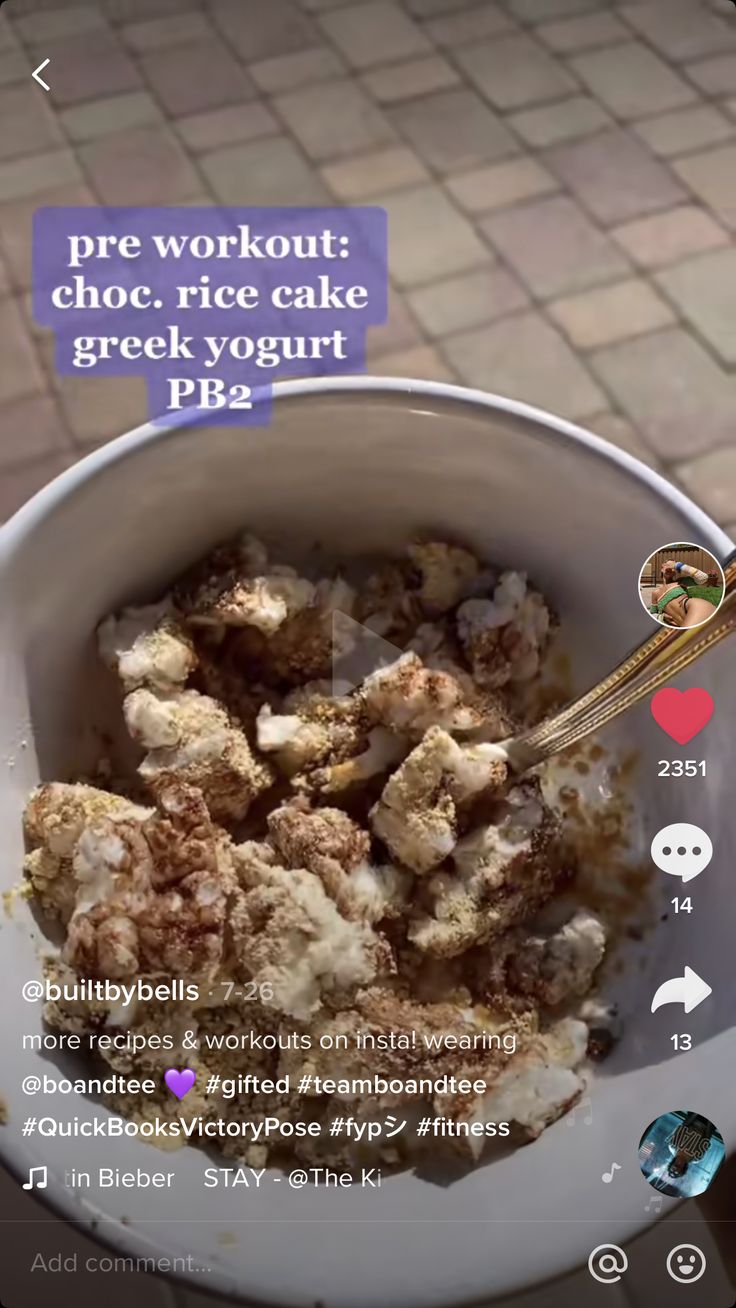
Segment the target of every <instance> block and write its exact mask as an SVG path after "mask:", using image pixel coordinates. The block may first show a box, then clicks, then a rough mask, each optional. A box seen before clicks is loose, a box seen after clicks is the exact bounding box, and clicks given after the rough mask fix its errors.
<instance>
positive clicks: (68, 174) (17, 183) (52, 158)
mask: <svg viewBox="0 0 736 1308" xmlns="http://www.w3.org/2000/svg"><path fill="white" fill-rule="evenodd" d="M78 181H81V172H80V169H79V164H78V163H77V160H76V157H75V155H74V154H72V151H71V150H52V151H50V152H47V153H45V154H34V155H31V156H30V157H29V158H27V159H11V160H9V161H8V162H7V163H0V204H3V203H4V202H5V201H7V200H22V199H23V198H24V197H25V196H27V195H38V194H39V192H40V191H48V190H50V189H51V188H53V187H56V186H65V185H66V184H67V183H68V182H78Z"/></svg>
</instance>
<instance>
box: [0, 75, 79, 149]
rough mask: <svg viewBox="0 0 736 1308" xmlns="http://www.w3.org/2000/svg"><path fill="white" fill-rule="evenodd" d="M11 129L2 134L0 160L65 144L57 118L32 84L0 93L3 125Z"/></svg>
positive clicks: (0, 136)
mask: <svg viewBox="0 0 736 1308" xmlns="http://www.w3.org/2000/svg"><path fill="white" fill-rule="evenodd" d="M2 123H5V124H6V125H7V126H9V128H10V130H5V131H2V132H0V160H3V159H14V158H17V157H18V156H19V155H29V154H36V153H37V152H38V151H40V150H51V149H52V148H53V147H55V146H57V145H63V144H64V136H63V133H62V132H61V130H60V128H59V123H58V119H57V118H56V116H55V114H54V113H52V111H51V109H50V108H49V106H48V105H47V103H46V101H45V100H44V99H43V98H42V97H41V96H39V94H38V90H37V88H36V86H35V84H34V83H33V82H32V81H29V82H28V84H26V85H22V86H8V87H4V88H3V89H1V90H0V124H2Z"/></svg>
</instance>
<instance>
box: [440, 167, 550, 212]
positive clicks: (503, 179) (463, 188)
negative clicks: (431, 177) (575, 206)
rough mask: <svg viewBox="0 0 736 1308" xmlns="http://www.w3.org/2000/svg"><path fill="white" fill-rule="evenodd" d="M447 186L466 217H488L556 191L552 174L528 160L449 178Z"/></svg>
mask: <svg viewBox="0 0 736 1308" xmlns="http://www.w3.org/2000/svg"><path fill="white" fill-rule="evenodd" d="M446 186H447V189H448V191H449V192H450V194H451V196H452V197H453V199H454V200H456V201H457V203H458V204H459V205H460V207H461V209H465V210H466V212H467V213H488V212H489V210H491V209H501V208H503V206H504V205H508V204H516V203H518V202H519V201H520V200H529V199H531V198H532V196H535V195H547V194H549V192H550V191H556V190H558V189H559V186H558V183H557V181H556V179H555V178H554V177H553V176H552V174H551V173H549V172H547V169H546V168H543V167H542V165H541V164H539V163H537V161H536V160H535V159H532V158H530V157H528V156H527V157H524V158H521V159H511V160H510V161H509V162H508V163H500V164H492V165H491V166H490V167H487V168H474V169H473V170H472V171H471V172H467V173H460V174H458V175H457V176H455V177H449V178H448V179H447V182H446Z"/></svg>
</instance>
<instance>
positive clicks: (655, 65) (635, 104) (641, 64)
mask: <svg viewBox="0 0 736 1308" xmlns="http://www.w3.org/2000/svg"><path fill="white" fill-rule="evenodd" d="M571 65H572V67H573V69H574V70H575V72H576V73H577V74H578V76H579V77H580V78H581V79H582V81H583V82H584V83H585V85H586V87H587V88H588V90H589V91H590V93H591V95H594V96H596V97H597V99H599V100H602V101H603V103H604V105H605V106H606V108H608V109H610V110H611V112H612V113H614V114H616V115H617V116H618V117H619V118H642V117H643V116H644V115H645V114H656V113H664V111H665V110H666V109H677V108H678V107H679V106H680V105H684V104H690V103H691V102H692V101H693V100H694V99H695V98H696V96H695V91H694V90H693V88H692V87H691V86H688V85H687V83H686V82H684V81H683V80H682V78H681V77H678V75H677V73H675V72H674V71H673V69H671V68H670V67H669V66H668V65H667V64H666V63H664V62H663V60H661V59H660V58H659V57H658V56H657V55H655V54H654V53H653V52H652V51H651V50H648V49H647V47H646V46H645V45H642V44H641V42H639V41H631V42H629V43H628V44H627V45H614V46H611V47H610V49H608V50H593V51H591V52H590V53H589V54H582V55H575V56H574V57H573V59H572V60H571Z"/></svg>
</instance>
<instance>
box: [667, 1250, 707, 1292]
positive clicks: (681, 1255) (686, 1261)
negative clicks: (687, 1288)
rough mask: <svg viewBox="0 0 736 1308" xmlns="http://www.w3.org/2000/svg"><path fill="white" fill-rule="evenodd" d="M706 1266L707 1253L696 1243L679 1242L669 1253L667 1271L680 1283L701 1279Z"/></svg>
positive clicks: (684, 1283)
mask: <svg viewBox="0 0 736 1308" xmlns="http://www.w3.org/2000/svg"><path fill="white" fill-rule="evenodd" d="M705 1268H706V1261H705V1254H704V1253H703V1251H702V1249H699V1248H698V1246H697V1245H696V1244H678V1245H677V1247H676V1248H675V1249H671V1250H670V1252H669V1254H668V1255H667V1271H668V1272H669V1274H670V1276H671V1277H672V1280H673V1281H677V1283H678V1285H692V1284H693V1282H694V1281H699V1280H700V1278H701V1276H702V1275H703V1273H704V1271H705Z"/></svg>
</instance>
